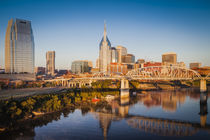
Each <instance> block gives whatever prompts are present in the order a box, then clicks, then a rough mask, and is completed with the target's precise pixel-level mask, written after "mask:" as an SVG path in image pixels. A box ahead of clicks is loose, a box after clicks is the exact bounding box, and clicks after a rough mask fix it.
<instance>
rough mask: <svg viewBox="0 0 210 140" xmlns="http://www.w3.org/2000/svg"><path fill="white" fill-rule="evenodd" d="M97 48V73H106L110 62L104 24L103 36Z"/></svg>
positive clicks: (109, 50) (108, 42) (109, 47)
mask: <svg viewBox="0 0 210 140" xmlns="http://www.w3.org/2000/svg"><path fill="white" fill-rule="evenodd" d="M99 48H100V49H99V71H100V72H107V65H108V64H110V62H111V43H110V41H109V39H108V37H107V36H106V24H104V36H103V38H102V40H101V42H100V45H99Z"/></svg>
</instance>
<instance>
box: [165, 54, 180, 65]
mask: <svg viewBox="0 0 210 140" xmlns="http://www.w3.org/2000/svg"><path fill="white" fill-rule="evenodd" d="M162 63H163V64H166V65H167V64H176V63H177V55H176V53H173V52H170V53H164V54H162Z"/></svg>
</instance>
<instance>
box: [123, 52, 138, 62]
mask: <svg viewBox="0 0 210 140" xmlns="http://www.w3.org/2000/svg"><path fill="white" fill-rule="evenodd" d="M121 60H122V63H135V56H134V55H133V54H127V55H123V56H122V57H121Z"/></svg>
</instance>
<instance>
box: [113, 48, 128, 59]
mask: <svg viewBox="0 0 210 140" xmlns="http://www.w3.org/2000/svg"><path fill="white" fill-rule="evenodd" d="M116 49H117V54H118V63H122V56H123V55H127V49H126V48H125V47H123V46H117V47H116Z"/></svg>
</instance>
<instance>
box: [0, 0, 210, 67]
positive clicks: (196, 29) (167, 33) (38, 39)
mask: <svg viewBox="0 0 210 140" xmlns="http://www.w3.org/2000/svg"><path fill="white" fill-rule="evenodd" d="M81 2H82V3H81ZM104 2H106V3H104ZM107 6H108V8H107ZM37 9H38V10H37ZM100 10H101V11H100ZM25 11H27V12H25ZM0 12H1V13H5V14H1V15H0V18H1V22H0V67H1V68H4V47H5V46H4V40H5V34H6V28H7V24H8V21H9V20H10V19H12V18H14V17H15V18H18V19H24V20H29V21H31V24H32V30H33V35H34V41H35V67H37V66H44V67H45V65H46V63H45V62H46V58H45V55H46V52H47V51H55V56H56V57H55V61H56V62H55V66H56V69H71V63H72V62H73V61H75V60H89V61H92V62H93V64H94V65H95V61H96V59H97V58H98V55H99V43H100V41H101V38H102V37H103V26H104V20H106V24H107V36H108V38H109V40H110V42H111V44H112V47H116V46H117V45H122V46H124V47H126V48H127V50H128V53H131V54H134V56H135V59H136V60H137V59H145V60H146V61H156V62H161V61H162V60H161V56H162V54H163V53H166V52H175V53H176V54H177V61H178V62H184V63H185V64H186V66H187V67H189V63H191V62H200V63H202V66H210V61H209V52H210V40H209V37H210V19H209V15H210V2H209V1H205V0H203V1H197V0H192V1H190V2H189V1H187V0H184V1H182V2H180V1H178V0H172V1H167V0H161V1H159V2H157V1H155V0H149V1H146V0H132V1H128V0H122V1H120V2H119V1H110V0H109V1H95V0H89V1H84V0H79V1H75V0H71V1H65V0H61V1H55V0H53V1H48V0H44V1H39V0H38V1H33V0H30V1H27V0H20V1H15V0H8V1H4V0H3V1H0Z"/></svg>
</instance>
